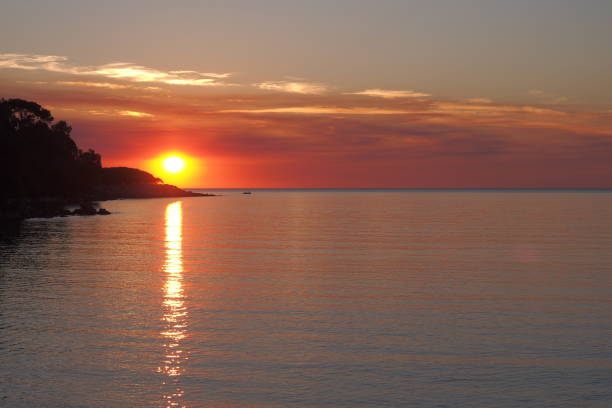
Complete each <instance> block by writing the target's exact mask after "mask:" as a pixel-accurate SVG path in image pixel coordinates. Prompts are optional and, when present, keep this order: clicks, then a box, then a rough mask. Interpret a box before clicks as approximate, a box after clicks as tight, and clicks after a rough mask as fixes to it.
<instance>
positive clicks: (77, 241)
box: [0, 191, 612, 408]
mask: <svg viewBox="0 0 612 408" xmlns="http://www.w3.org/2000/svg"><path fill="white" fill-rule="evenodd" d="M104 207H106V208H108V209H109V210H110V211H112V212H113V215H111V216H107V217H102V216H96V217H72V218H55V219H33V220H27V221H26V222H24V223H23V225H22V226H21V228H19V229H12V230H9V229H8V228H7V227H4V228H3V234H2V238H1V239H0V406H3V407H4V406H6V407H28V408H29V407H67V408H70V407H136V408H138V407H174V406H176V407H223V408H228V407H404V406H407V407H610V406H612V193H608V192H476V191H470V192H467V191H464V192H461V191H459V192H448V191H447V192H444V191H437V192H414V191H413V192H411V191H404V192H376V191H368V192H358V191H354V192H341V191H331V192H316V191H315V192H313V191H310V192H309V191H277V192H274V191H255V192H254V193H253V194H252V195H250V196H249V195H243V194H240V193H239V192H233V191H226V192H225V195H224V196H223V197H211V198H206V197H204V198H187V199H180V200H173V199H154V200H122V201H112V202H106V203H104ZM7 230H8V231H7Z"/></svg>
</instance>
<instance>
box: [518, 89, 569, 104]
mask: <svg viewBox="0 0 612 408" xmlns="http://www.w3.org/2000/svg"><path fill="white" fill-rule="evenodd" d="M527 93H528V94H529V95H531V96H533V97H536V98H538V99H539V102H541V103H545V104H549V105H560V104H563V103H566V102H569V98H568V97H566V96H563V95H559V94H556V93H554V92H546V91H542V90H541V89H531V90H529V91H528V92H527Z"/></svg>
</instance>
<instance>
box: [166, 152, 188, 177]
mask: <svg viewBox="0 0 612 408" xmlns="http://www.w3.org/2000/svg"><path fill="white" fill-rule="evenodd" d="M163 164H164V169H166V171H167V172H169V173H174V174H176V173H180V172H181V171H182V170H183V169H184V168H185V160H183V159H181V158H180V157H178V156H170V157H167V158H166V159H164V163H163Z"/></svg>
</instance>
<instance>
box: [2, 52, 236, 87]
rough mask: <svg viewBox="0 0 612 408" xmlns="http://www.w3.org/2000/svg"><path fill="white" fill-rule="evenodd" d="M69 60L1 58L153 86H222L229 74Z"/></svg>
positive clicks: (21, 65)
mask: <svg viewBox="0 0 612 408" xmlns="http://www.w3.org/2000/svg"><path fill="white" fill-rule="evenodd" d="M67 61H68V58H66V57H62V56H57V55H34V54H32V55H31V54H0V68H13V69H24V70H43V71H49V72H56V73H63V74H70V75H88V76H100V77H105V78H112V79H119V80H125V81H130V82H150V83H160V84H168V85H189V86H219V85H226V84H224V83H223V82H221V81H219V80H220V79H224V78H228V77H230V75H231V74H228V73H210V72H197V71H191V70H178V71H160V70H157V69H154V68H149V67H145V66H142V65H137V64H132V63H128V62H115V63H109V64H104V65H98V66H78V65H72V64H69V63H68V62H67Z"/></svg>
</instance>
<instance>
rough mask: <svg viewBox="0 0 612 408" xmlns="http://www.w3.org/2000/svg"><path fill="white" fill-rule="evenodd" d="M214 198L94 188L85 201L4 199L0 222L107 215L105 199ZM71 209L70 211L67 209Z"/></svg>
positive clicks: (151, 187)
mask: <svg viewBox="0 0 612 408" xmlns="http://www.w3.org/2000/svg"><path fill="white" fill-rule="evenodd" d="M214 196H215V194H209V193H206V194H202V193H194V192H192V191H186V190H183V189H180V188H178V187H176V186H172V185H169V184H141V185H134V184H133V185H110V186H109V185H107V186H96V187H95V188H94V191H93V194H91V195H89V196H88V197H85V198H83V197H79V198H56V197H47V198H39V199H33V198H21V199H7V200H4V201H3V202H0V223H1V222H10V221H20V220H25V219H28V218H54V217H69V216H92V215H109V214H111V212H110V211H108V210H107V209H105V208H102V207H99V206H98V202H100V201H107V200H120V199H142V198H165V197H177V198H178V197H214ZM71 207H72V208H73V209H69V208H71ZM74 207H76V208H74Z"/></svg>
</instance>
